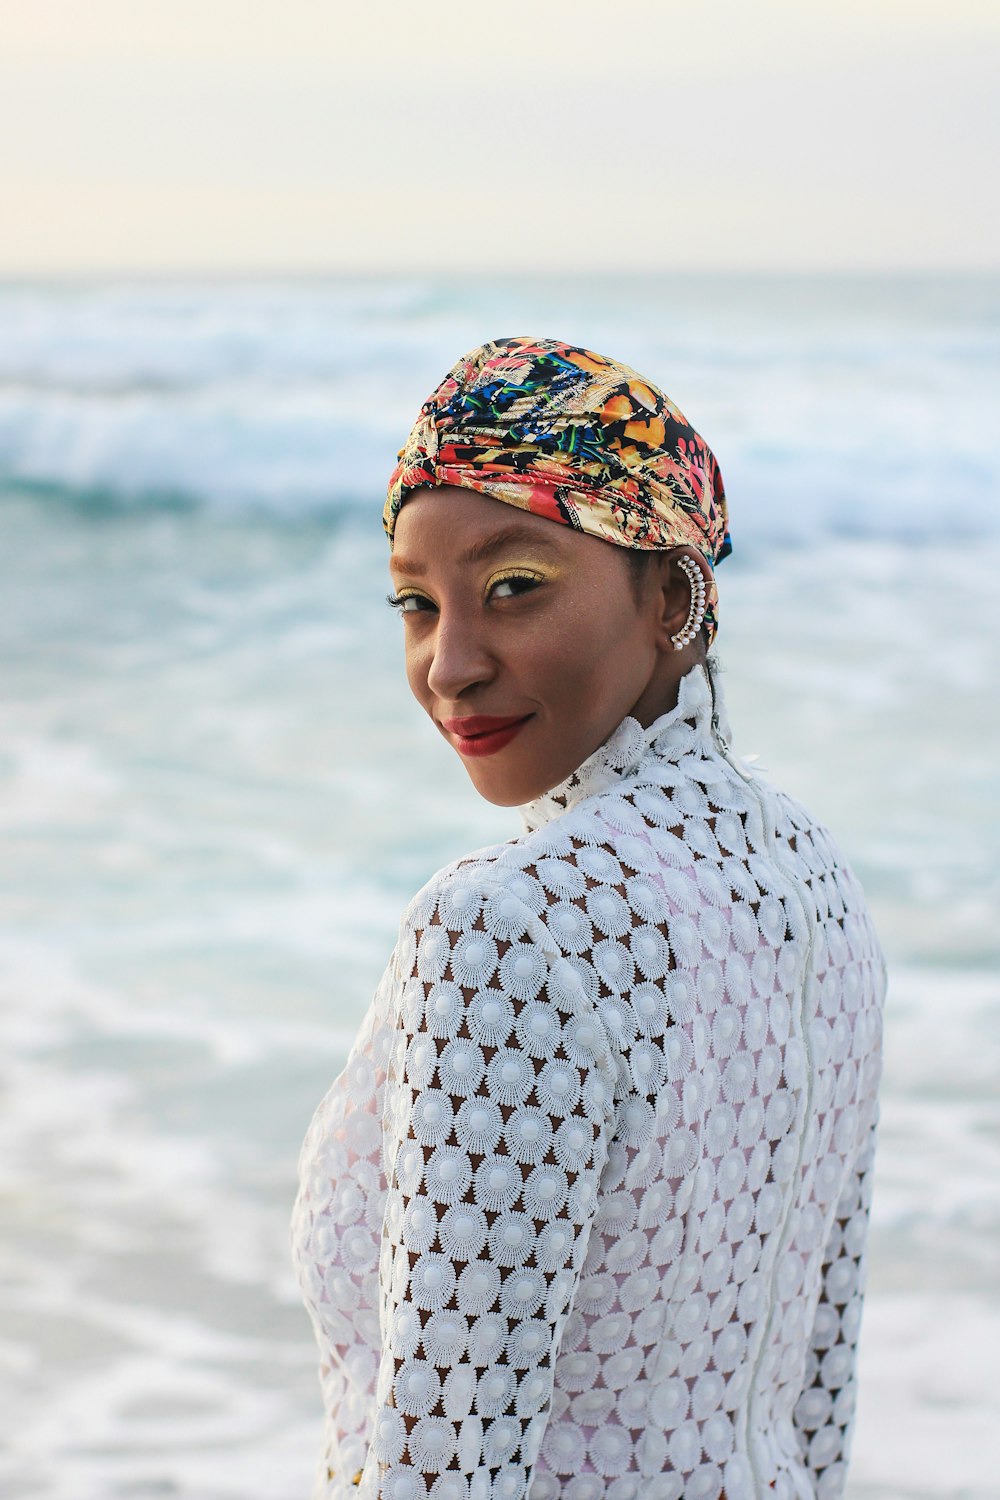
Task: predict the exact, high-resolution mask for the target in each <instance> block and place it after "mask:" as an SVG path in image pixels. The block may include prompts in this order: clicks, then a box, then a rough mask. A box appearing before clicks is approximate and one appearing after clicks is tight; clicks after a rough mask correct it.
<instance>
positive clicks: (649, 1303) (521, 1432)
mask: <svg viewBox="0 0 1000 1500" xmlns="http://www.w3.org/2000/svg"><path fill="white" fill-rule="evenodd" d="M383 519H384V524H385V529H386V531H387V533H388V536H389V540H390V543H391V547H392V559H391V565H390V566H391V570H392V574H393V578H394V582H395V588H396V593H395V594H394V595H393V596H391V598H390V602H391V603H392V604H393V605H395V606H396V607H397V608H398V609H399V610H400V612H401V614H402V617H403V621H404V634H405V649H406V665H407V675H408V680H409V683H410V687H411V688H412V690H413V692H414V694H415V695H416V697H417V699H418V701H419V702H420V703H421V704H422V705H423V707H424V708H425V709H426V711H427V713H428V714H429V715H430V717H431V719H432V720H433V721H434V723H435V725H436V727H437V729H438V731H439V732H440V733H441V734H442V736H443V737H444V738H445V739H446V740H448V741H449V743H450V744H451V745H452V746H453V747H454V749H455V750H456V751H457V752H458V754H459V755H460V756H461V757H462V760H463V763H464V765H465V767H466V769H467V771H468V773H469V776H470V777H471V779H472V781H473V783H474V785H475V787H476V789H477V790H478V791H479V792H481V793H482V795H483V796H484V797H486V798H487V799H488V800H489V801H491V802H494V803H497V804H500V805H504V806H514V805H516V806H518V807H519V809H520V814H521V819H522V823H523V831H522V832H521V834H520V835H519V836H518V837H516V838H512V839H510V840H509V841H507V842H505V843H502V844H498V845H495V846H492V847H488V848H485V849H480V850H478V851H477V852H476V853H474V854H472V855H469V856H468V857H467V858H464V859H459V860H457V861H455V862H454V863H452V864H450V865H448V866H447V867H446V868H444V869H443V870H441V871H439V872H438V873H437V874H436V875H435V876H434V877H433V878H432V879H431V880H430V881H429V882H428V883H427V885H425V886H424V888H423V889H422V890H421V891H419V892H418V894H417V895H416V896H415V897H414V899H413V900H412V902H411V903H410V905H409V906H408V907H407V909H406V911H405V912H404V914H403V918H402V921H401V924H400V930H399V939H398V942H397V944H396V948H395V951H394V953H393V956H392V959H391V961H390V963H389V965H388V968H387V969H386V971H385V974H384V975H383V978H382V980H381V982H380V984H379V986H378V989H377V992H376V995H375V998H374V1001H373V1004H372V1006H371V1008H370V1010H369V1012H368V1016H367V1018H366V1020H365V1022H364V1023H363V1025H362V1029H361V1032H360V1035H359V1037H358V1039H357V1042H356V1043H355V1046H354V1049H353V1051H352V1052H351V1055H350V1058H349V1059H348V1062H347V1066H346V1068H345V1070H344V1072H343V1074H342V1075H341V1076H340V1078H338V1079H337V1081H336V1082H335V1083H334V1085H333V1087H332V1088H331V1090H330V1092H329V1094H328V1095H327V1097H326V1098H325V1099H324V1101H323V1102H322V1104H321V1105H320V1107H319V1110H318V1111H317V1114H316V1116H315V1118H314V1120H313V1123H312V1126H311V1127H310V1130H309V1133H308V1136H307V1138H306V1142H305V1145H304V1147H303V1154H302V1161H301V1184H300V1192H299V1198H298V1201H297V1205H296V1215H295V1253H296V1259H297V1263H298V1267H299V1271H300V1276H301V1280H302V1284H303V1289H304V1294H305V1298H306V1301H307V1304H308V1306H309V1309H310V1312H311V1314H312V1317H313V1320H314V1323H315V1327H316V1332H317V1336H318V1339H319V1344H320V1349H321V1354H322V1361H321V1381H322V1386H323V1394H324V1402H325V1409H326V1443H325V1450H324V1454H323V1458H322V1463H321V1474H320V1478H319V1481H318V1485H317V1490H316V1494H317V1496H336V1497H338V1500H340V1497H343V1496H347V1495H353V1494H355V1493H358V1494H361V1495H364V1496H370V1497H375V1496H385V1497H387V1500H424V1497H425V1496H432V1497H434V1500H487V1497H490V1496H497V1497H503V1500H521V1497H522V1496H525V1495H527V1494H530V1497H531V1500H555V1497H557V1496H558V1497H561V1500H600V1497H604V1496H607V1497H609V1500H635V1497H639V1496H640V1495H641V1496H642V1497H643V1500H678V1497H682V1496H683V1497H684V1500H719V1497H720V1496H725V1500H744V1497H750V1496H759V1495H763V1494H767V1495H768V1496H771V1495H776V1496H781V1497H791V1496H796V1497H813V1496H817V1497H822V1500H829V1497H832V1496H837V1495H840V1494H841V1493H842V1491H843V1487H844V1482H845V1465H846V1461H847V1447H848V1440H849V1434H850V1430H851V1421H852V1409H853V1395H854V1381H855V1373H854V1371H855V1346H856V1340H857V1335H858V1325H859V1313H860V1305H861V1295H862V1278H863V1262H864V1250H865V1241H866V1236H867V1223H868V1202H869V1187H870V1180H871V1179H870V1172H871V1161H872V1148H873V1140H874V1129H875V1120H876V1090H877V1084H878V1076H879V1059H880V1036H881V1010H882V1003H883V998H884V990H885V965H884V959H883V956H882V952H881V949H880V947H879V942H878V938H877V936H876V933H875V931H874V929H873V927H872V923H871V920H870V917H869V915H868V912H867V909H866V906H865V902H864V897H863V894H862V891H861V888H860V886H859V884H858V882H857V879H856V878H855V876H854V875H853V874H852V872H851V870H850V868H849V867H848V865H847V864H846V862H845V860H844V858H843V856H842V855H841V854H840V852H839V850H838V849H837V846H836V845H835V844H834V842H833V840H832V838H831V836H830V835H829V833H828V832H827V831H826V830H825V829H824V828H823V827H822V826H821V825H819V824H818V823H817V822H816V821H815V820H814V819H813V818H811V817H810V816H809V814H808V813H807V812H806V811H805V809H804V808H802V807H801V806H800V805H799V804H798V803H797V802H795V801H793V800H792V799H791V798H790V797H788V796H786V795H785V794H784V793H783V792H781V791H779V790H777V789H776V788H775V787H774V786H772V785H771V784H769V783H768V782H767V781H766V780H763V779H761V778H760V777H759V776H757V775H755V774H752V773H751V772H750V771H749V770H748V768H747V767H746V765H744V764H743V763H742V762H741V761H739V760H737V759H734V757H733V755H732V754H731V752H730V749H729V742H730V730H729V725H728V720H727V716H726V710H725V704H724V700H723V693H722V685H721V682H720V680H719V668H718V663H717V659H716V658H715V656H714V655H711V654H709V653H708V648H709V647H711V645H712V643H713V640H714V636H715V631H716V627H717V605H718V597H717V592H716V586H715V578H714V567H715V564H716V563H717V562H719V561H720V560H721V559H722V558H724V557H725V556H726V555H727V554H728V553H729V551H730V550H731V548H730V541H729V534H728V529H727V522H728V510H727V505H726V499H725V493H724V490H723V485H722V481H721V478H720V475H719V471H718V467H717V465H716V462H715V459H714V457H713V455H712V454H711V452H710V450H709V449H708V447H707V446H706V444H705V443H704V441H703V440H702V439H701V438H700V437H699V436H698V434H697V433H696V432H695V431H694V430H693V429H692V428H691V427H690V426H689V424H688V423H687V422H686V420H685V418H684V417H683V415H682V414H681V413H680V412H679V411H678V410H677V409H676V407H674V406H673V405H672V404H671V403H670V402H669V401H668V400H667V399H666V397H664V396H663V394H662V393H661V392H660V391H658V390H657V389H656V387H655V386H653V385H651V384H650V383H649V382H648V381H645V380H643V379H642V378H641V377H640V376H638V375H637V374H636V373H635V371H633V370H631V369H629V368H628V367H626V366H624V365H621V364H618V363H617V362H615V361H613V360H609V359H605V358H603V357H602V356H600V355H596V354H594V353H592V352H590V351H588V350H585V349H580V348H576V347H573V346H570V345H566V344H562V343H558V342H556V341H554V340H548V339H528V338H515V339H499V340H496V341H494V342H492V343H489V344H486V345H484V346H483V347H482V348H480V349H477V350H474V351H473V352H472V353H471V354H469V355H468V356H466V358H464V359H462V360H460V361H459V363H458V364H457V365H456V366H455V367H454V369H453V370H452V371H451V372H450V373H449V374H448V376H446V378H445V379H444V381H442V383H441V385H440V386H439V387H438V389H437V390H436V391H435V392H434V394H433V395H432V396H431V397H430V399H429V400H428V401H427V402H426V403H425V405H424V407H423V409H422V411H421V414H420V416H419V418H418V420H417V423H416V425H415V427H414V429H413V431H412V433H411V434H410V437H409V439H408V441H407V443H406V446H405V447H404V449H403V450H402V451H401V453H400V455H399V463H398V465H397V468H396V470H395V472H394V474H393V476H392V479H391V481H390V485H389V492H388V497H387V500H386V504H385V510H384V518H383ZM553 523H556V524H553ZM609 544H610V545H609Z"/></svg>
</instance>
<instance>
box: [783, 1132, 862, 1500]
mask: <svg viewBox="0 0 1000 1500" xmlns="http://www.w3.org/2000/svg"><path fill="white" fill-rule="evenodd" d="M876 1135H877V1118H876V1120H875V1121H873V1123H872V1125H871V1126H870V1127H869V1129H868V1132H867V1134H866V1136H865V1138H864V1141H863V1143H862V1147H861V1151H860V1154H859V1156H858V1160H857V1162H856V1164H855V1168H854V1171H853V1172H852V1174H851V1176H850V1178H849V1179H848V1183H847V1186H846V1188H845V1190H844V1192H843V1194H842V1195H841V1198H840V1201H839V1203H838V1204H837V1211H836V1217H835V1218H834V1222H833V1229H832V1232H831V1234H830V1238H829V1241H828V1243H827V1247H826V1253H825V1255H824V1257H823V1278H822V1283H821V1287H820V1299H819V1305H818V1307H817V1310H816V1319H815V1323H814V1325H813V1331H812V1338H811V1340H810V1348H809V1355H808V1360H807V1364H806V1372H805V1384H804V1387H803V1392H802V1395H801V1396H800V1397H799V1400H798V1403H797V1404H796V1407H795V1415H794V1421H795V1429H796V1431H797V1433H798V1436H799V1442H800V1444H801V1446H802V1451H803V1455H804V1457H805V1462H806V1466H807V1468H808V1470H809V1473H810V1475H811V1476H812V1479H813V1482H814V1484H815V1489H816V1497H817V1500H840V1497H841V1496H842V1495H843V1493H844V1487H845V1485H846V1482H847V1461H848V1458H849V1457H850V1444H851V1436H852V1433H853V1428H854V1410H855V1399H856V1394H857V1348H858V1333H859V1331H860V1325H861V1307H862V1298H863V1294H864V1281H865V1269H866V1254H867V1244H868V1225H869V1217H870V1208H871V1187H872V1172H873V1165H874V1156H875V1143H876Z"/></svg>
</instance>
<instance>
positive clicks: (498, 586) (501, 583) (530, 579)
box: [490, 573, 542, 599]
mask: <svg viewBox="0 0 1000 1500" xmlns="http://www.w3.org/2000/svg"><path fill="white" fill-rule="evenodd" d="M541 581H542V580H541V579H540V578H537V577H535V576H534V575H533V574H531V573H508V574H507V576H506V577H505V578H498V579H497V581H496V583H495V584H494V585H493V587H492V588H491V589H490V593H491V594H492V595H493V597H494V598H496V599H514V598H516V597H517V595H518V594H526V593H529V592H530V590H531V589H534V588H537V587H538V585H539V584H540V583H541Z"/></svg>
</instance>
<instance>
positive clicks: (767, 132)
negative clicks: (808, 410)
mask: <svg viewBox="0 0 1000 1500" xmlns="http://www.w3.org/2000/svg"><path fill="white" fill-rule="evenodd" d="M998 79H1000V4H998V3H997V0H932V3H928V0H686V3H684V4H679V3H673V0H669V3H668V0H601V3H598V0H528V3H522V4H520V5H512V6H505V7H501V6H491V5H489V4H484V3H482V0H467V3H465V4H457V3H454V0H447V3H446V0H356V3H354V4H352V5H347V4H345V3H343V0H324V3H320V0H164V3H159V0H85V3H84V0H0V274H15V275H16V274H29V275H30V274H52V273H61V272H88V273H89V272H112V271H122V270H124V271H137V272H199V271H208V272H227V271H233V272H244V273H254V272H274V271H277V272H280V271H292V272H294V271H303V272H324V271H345V270H379V271H381V270H400V271H410V270H419V271H433V270H442V271H470V272H474V271H478V270H491V271H502V270H511V271H518V270H531V269H544V270H553V269H565V270H567V271H593V270H598V271H599V270H602V269H618V268H625V267H628V266H631V265H634V266H636V267H638V268H640V269H642V270H645V271H649V270H658V269H663V270H671V269H684V270H697V269H699V268H705V269H713V270H714V269H733V270H742V269H748V270H749V269H770V270H796V269H802V270H810V269H915V270H919V269H950V268H954V269H967V270H991V269H1000V210H998V206H997V197H998V195H997V192H996V182H997V180H998V175H1000V174H998V157H1000V153H998V144H1000V104H998V99H1000V87H998Z"/></svg>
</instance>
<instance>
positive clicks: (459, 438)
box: [382, 337, 732, 644]
mask: <svg viewBox="0 0 1000 1500" xmlns="http://www.w3.org/2000/svg"><path fill="white" fill-rule="evenodd" d="M398 459H399V461H398V463H397V465H396V467H395V469H394V470H393V473H392V476H391V478H390V480H389V488H388V494H387V496H386V501H385V507H384V510H383V516H382V521H383V526H384V527H385V531H386V533H387V535H388V537H389V540H390V542H391V541H392V539H393V533H394V530H395V525H396V517H397V516H398V514H399V510H400V507H401V506H402V504H403V502H404V501H405V500H406V497H407V495H409V494H411V493H412V492H413V490H414V489H417V488H418V487H419V486H421V485H457V486H458V487H459V488H464V489H473V490H479V491H480V492H481V493H482V494H485V495H492V496H493V497H494V498H495V499H497V500H502V501H505V502H506V503H507V504H508V505H515V506H518V507H519V508H520V509H522V510H526V511H530V512H531V513H532V514H534V515H539V516H546V517H547V518H548V519H549V520H552V521H558V522H561V523H562V524H563V525H566V526H572V527H573V528H574V529H575V530H577V531H586V532H589V533H590V534H591V535H593V536H598V537H601V538H603V540H605V541H608V542H613V543H616V544H617V545H619V546H622V547H638V548H661V549H662V548H668V547H679V546H684V545H688V546H692V547H696V548H697V549H698V551H699V552H700V553H701V554H702V556H703V557H704V558H705V559H706V560H707V562H708V563H709V567H710V570H711V576H710V580H709V584H708V588H707V590H706V597H707V611H706V615H705V623H706V626H707V630H708V638H709V644H711V642H712V641H713V640H714V638H715V633H716V629H717V625H718V592H717V589H716V585H715V575H714V569H715V565H716V563H718V562H721V560H722V559H723V558H724V557H727V556H728V555H729V553H730V552H731V551H732V543H731V541H730V536H729V512H728V508H727V504H726V495H725V490H724V488H723V484H722V476H721V474H720V473H719V466H718V464H717V463H716V460H715V456H714V454H713V453H712V451H711V449H710V448H709V446H708V444H707V443H706V442H705V440H704V438H702V437H700V436H699V434H698V433H697V432H696V431H695V430H694V428H693V427H692V426H691V424H690V423H689V422H688V420H687V418H686V417H685V416H684V414H683V412H681V411H679V410H678V408H677V407H676V406H675V405H674V404H673V402H672V401H671V400H670V399H669V398H668V397H667V396H665V395H664V394H663V392H662V391H661V390H659V389H658V388H657V387H656V386H655V385H653V384H652V382H651V381H648V380H646V379H644V378H643V376H641V375H639V374H638V373H637V372H636V371H635V370H633V369H631V368H630V367H629V366H628V365H624V364H621V363H620V362H619V361H617V360H613V359H608V358H606V357H605V356H604V355H601V354H595V353H594V352H593V351H592V350H589V349H583V348H580V347H579V346H577V345H574V344H567V343H563V342H560V341H559V340H557V339H543V338H526V337H524V338H505V339H494V340H492V341H491V342H490V343H486V344H483V345H482V346H481V347H480V348H478V349H473V350H472V351H471V353H469V354H467V355H465V356H464V357H463V358H462V359H460V360H459V361H458V363H457V364H456V365H455V366H454V367H453V368H452V369H451V370H450V371H449V372H448V374H447V375H446V376H445V378H444V379H443V380H442V381H441V383H440V385H439V386H438V387H437V389H436V390H435V391H434V392H433V394H432V395H431V396H429V397H428V399H427V400H426V401H425V402H424V404H423V406H422V407H421V410H420V415H419V417H418V418H417V421H416V423H415V424H414V426H413V429H412V431H411V432H410V435H409V437H408V438H407V440H406V443H405V444H404V446H403V447H402V448H401V449H400V452H399V455H398Z"/></svg>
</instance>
